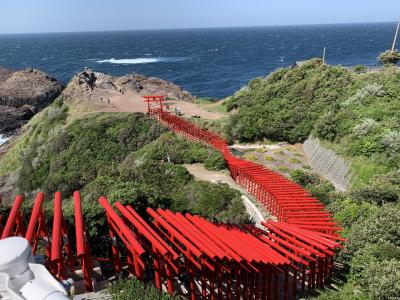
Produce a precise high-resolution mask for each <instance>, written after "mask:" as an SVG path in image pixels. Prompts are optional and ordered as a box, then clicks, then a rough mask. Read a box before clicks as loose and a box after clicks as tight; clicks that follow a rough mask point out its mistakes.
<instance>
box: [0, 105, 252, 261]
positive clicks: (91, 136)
mask: <svg viewBox="0 0 400 300" xmlns="http://www.w3.org/2000/svg"><path fill="white" fill-rule="evenodd" d="M69 113H70V110H69V108H68V106H67V104H65V103H64V102H63V101H62V99H61V98H60V99H58V100H57V101H56V102H55V103H53V104H52V105H51V106H50V107H48V108H47V109H46V110H44V111H43V112H42V113H41V114H39V115H37V116H36V117H35V118H34V119H33V120H32V121H31V122H30V123H29V126H28V129H27V131H26V132H25V133H24V134H23V135H22V137H21V138H20V139H19V140H18V142H17V143H16V144H15V145H13V147H12V148H11V149H10V150H9V151H8V153H7V154H6V155H5V156H4V157H3V158H2V160H1V161H0V173H1V174H2V175H3V178H5V180H8V181H9V182H12V184H14V185H15V186H16V187H17V190H18V192H21V193H25V194H27V195H30V194H33V193H35V191H37V190H44V191H45V193H46V194H47V195H48V197H49V198H50V197H51V196H50V195H51V194H52V193H54V192H55V191H61V192H62V194H63V196H64V197H66V198H68V197H71V196H72V193H73V191H75V190H81V193H82V196H83V199H84V202H83V210H84V214H85V216H86V224H87V226H88V230H89V234H90V236H91V237H92V238H95V240H93V245H94V247H95V248H96V251H98V252H100V251H101V252H102V254H104V252H103V251H105V248H106V246H107V245H105V244H104V243H99V241H101V239H102V236H103V235H105V234H106V231H105V230H106V229H107V228H105V226H104V212H103V210H102V209H100V207H99V205H98V204H97V199H98V198H99V196H101V195H104V196H106V197H107V198H108V200H109V201H111V202H115V201H122V202H124V203H130V204H132V205H133V206H134V207H135V208H136V209H137V210H138V212H139V213H141V214H142V215H143V216H145V215H146V213H145V212H144V209H145V207H147V206H152V207H161V208H169V209H171V210H175V211H176V210H179V211H183V212H190V213H196V214H200V215H203V216H205V217H207V218H209V219H215V220H218V221H225V222H245V221H247V216H246V213H245V209H244V206H243V204H242V201H241V199H240V194H239V192H237V191H235V190H232V189H230V188H229V187H228V186H227V185H224V184H213V183H210V182H205V181H195V179H194V178H193V176H192V175H191V174H190V173H188V171H187V170H186V169H185V168H184V167H183V166H182V164H184V163H203V164H204V165H205V167H206V168H208V169H210V170H220V169H223V168H225V161H224V159H223V156H222V155H221V154H220V153H218V152H216V151H215V150H213V149H211V148H209V147H205V146H203V145H201V144H199V143H194V142H190V141H187V140H185V139H184V138H181V137H178V136H176V135H175V134H173V133H171V132H169V131H168V130H167V129H166V128H165V127H164V126H162V125H160V124H159V123H158V122H157V121H155V120H153V119H150V118H148V117H146V116H145V115H143V114H139V113H136V114H129V113H115V114H110V113H93V114H89V115H86V116H84V117H81V118H71V116H70V115H69ZM69 199H70V198H69ZM64 203H65V208H66V210H65V211H66V219H67V221H68V222H69V223H70V224H71V226H72V225H73V224H72V222H73V218H72V215H73V206H72V201H69V200H68V199H67V200H66V201H64ZM48 205H51V202H48Z"/></svg>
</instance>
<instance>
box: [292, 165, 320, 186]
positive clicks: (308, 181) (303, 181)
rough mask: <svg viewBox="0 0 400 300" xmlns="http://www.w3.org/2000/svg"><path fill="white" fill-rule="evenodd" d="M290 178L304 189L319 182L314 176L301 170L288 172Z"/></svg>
mask: <svg viewBox="0 0 400 300" xmlns="http://www.w3.org/2000/svg"><path fill="white" fill-rule="evenodd" d="M290 178H291V179H292V180H293V181H294V182H296V183H298V184H300V185H301V186H302V187H305V188H307V187H308V186H310V185H317V184H319V183H320V182H321V181H320V179H319V177H318V176H317V175H316V174H311V173H307V172H304V171H303V170H301V169H296V170H292V171H290Z"/></svg>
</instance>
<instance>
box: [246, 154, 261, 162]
mask: <svg viewBox="0 0 400 300" xmlns="http://www.w3.org/2000/svg"><path fill="white" fill-rule="evenodd" d="M244 158H246V159H248V160H252V161H256V160H258V158H257V156H256V155H254V154H246V155H245V156H244Z"/></svg>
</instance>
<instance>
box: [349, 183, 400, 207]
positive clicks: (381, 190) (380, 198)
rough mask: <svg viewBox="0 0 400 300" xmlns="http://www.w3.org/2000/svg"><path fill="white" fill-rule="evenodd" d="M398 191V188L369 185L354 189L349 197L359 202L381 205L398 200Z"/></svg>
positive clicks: (379, 184)
mask: <svg viewBox="0 0 400 300" xmlns="http://www.w3.org/2000/svg"><path fill="white" fill-rule="evenodd" d="M399 192H400V189H399V187H398V186H394V185H390V184H384V183H378V184H373V183H371V184H369V185H367V186H364V187H361V188H357V189H354V190H353V191H351V196H352V197H353V199H354V200H356V201H359V202H368V203H374V204H378V205H382V204H385V203H390V202H397V201H398V200H399Z"/></svg>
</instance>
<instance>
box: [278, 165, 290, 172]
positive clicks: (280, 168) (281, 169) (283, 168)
mask: <svg viewBox="0 0 400 300" xmlns="http://www.w3.org/2000/svg"><path fill="white" fill-rule="evenodd" d="M278 170H279V171H281V172H284V173H287V172H289V168H288V167H285V166H281V167H279V168H278Z"/></svg>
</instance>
